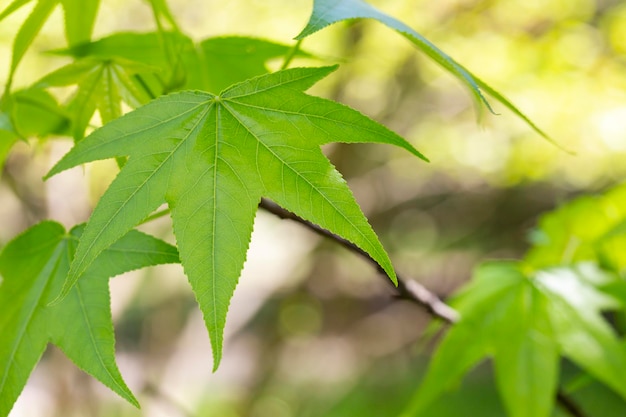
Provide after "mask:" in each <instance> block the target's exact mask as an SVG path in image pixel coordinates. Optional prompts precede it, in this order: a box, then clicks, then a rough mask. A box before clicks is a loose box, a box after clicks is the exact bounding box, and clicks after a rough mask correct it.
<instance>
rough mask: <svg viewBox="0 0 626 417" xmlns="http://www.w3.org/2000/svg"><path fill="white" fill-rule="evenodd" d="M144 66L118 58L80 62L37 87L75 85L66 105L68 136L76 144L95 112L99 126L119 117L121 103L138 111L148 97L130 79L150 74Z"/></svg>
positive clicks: (62, 70)
mask: <svg viewBox="0 0 626 417" xmlns="http://www.w3.org/2000/svg"><path fill="white" fill-rule="evenodd" d="M151 70H152V68H151V67H148V66H146V65H144V64H140V63H136V62H132V61H128V60H125V59H119V58H117V59H116V58H92V57H89V58H84V59H80V60H78V61H76V62H73V63H71V64H69V65H66V66H64V67H61V68H59V69H58V70H56V71H54V72H52V73H50V74H48V75H46V76H45V77H44V78H42V79H41V80H40V81H39V82H38V83H37V86H38V87H59V86H67V85H72V84H77V86H78V89H77V91H76V94H75V95H74V96H73V98H72V99H71V100H70V102H69V104H68V111H69V113H70V114H72V115H73V118H74V123H73V127H72V135H73V136H74V139H76V140H80V139H82V138H83V136H84V134H85V129H86V128H87V125H88V124H89V121H90V120H91V118H92V117H93V114H94V113H95V111H96V110H98V113H99V114H100V118H101V119H102V121H103V123H107V122H109V121H111V120H113V119H115V118H117V117H119V116H121V115H122V102H125V103H126V104H128V105H130V106H131V107H133V108H134V107H139V106H140V105H141V104H144V103H146V102H148V101H149V100H150V98H151V97H150V95H149V94H148V93H147V92H146V90H145V89H143V87H142V86H141V84H139V83H138V82H137V80H136V79H134V78H133V77H132V76H133V75H134V74H137V73H140V72H145V71H151Z"/></svg>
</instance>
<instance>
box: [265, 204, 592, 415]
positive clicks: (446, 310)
mask: <svg viewBox="0 0 626 417" xmlns="http://www.w3.org/2000/svg"><path fill="white" fill-rule="evenodd" d="M259 207H260V208H262V209H264V210H266V211H268V212H270V213H272V214H274V215H276V216H277V217H279V218H281V219H289V220H293V221H296V222H298V223H300V224H302V225H303V226H306V227H307V228H309V229H310V230H312V231H314V232H315V233H317V234H318V235H321V236H324V237H327V238H330V239H332V240H334V241H335V242H337V243H338V244H340V245H341V246H343V247H344V248H347V249H348V250H350V251H352V252H354V253H357V254H359V255H361V257H362V258H364V259H366V260H368V261H369V262H370V263H371V264H372V265H374V266H375V267H376V270H378V272H379V273H380V274H381V276H384V277H385V280H386V281H387V282H389V284H390V285H392V286H393V283H392V282H391V280H389V279H388V277H387V274H386V273H385V271H384V270H383V268H382V267H381V266H380V265H379V264H378V262H376V261H375V260H374V259H373V258H372V257H371V256H370V255H369V254H368V253H367V252H365V251H364V250H363V249H361V248H359V247H358V246H356V245H355V244H354V243H352V242H350V241H347V240H346V239H344V238H342V237H340V236H337V235H336V234H334V233H332V232H329V231H328V230H326V229H324V228H322V227H320V226H318V225H316V224H313V223H311V222H309V221H307V220H304V219H303V218H301V217H299V216H297V215H295V214H294V213H292V212H290V211H288V210H285V209H284V208H282V207H280V206H279V205H278V204H276V203H274V202H272V201H270V200H267V199H265V198H263V199H261V203H260V204H259ZM396 277H397V278H398V286H397V287H394V289H395V290H396V292H397V295H398V297H399V298H401V299H405V300H408V301H411V302H413V303H415V304H418V305H420V306H422V307H423V308H425V309H426V311H428V313H430V314H431V315H432V316H433V317H436V318H438V319H440V320H443V321H445V322H446V323H448V324H454V323H456V322H457V321H458V320H459V318H460V316H459V313H458V312H457V311H456V310H455V309H453V308H452V307H450V306H449V305H447V304H446V303H444V302H443V301H442V300H441V299H440V298H439V297H438V296H437V295H436V294H434V293H433V292H432V291H430V290H428V289H427V288H426V287H424V286H423V285H421V284H420V283H418V282H417V281H414V280H411V279H409V280H407V279H406V278H404V277H402V276H401V275H400V274H398V273H397V272H396ZM556 400H557V402H558V403H559V405H560V406H561V408H563V409H564V410H566V411H567V412H569V414H571V415H572V417H588V416H586V415H585V413H584V412H583V411H582V410H581V409H580V407H579V406H578V405H577V404H576V403H575V402H574V401H573V400H572V398H571V397H569V396H568V395H567V394H566V393H565V392H564V391H562V390H561V389H559V390H558V392H557V395H556Z"/></svg>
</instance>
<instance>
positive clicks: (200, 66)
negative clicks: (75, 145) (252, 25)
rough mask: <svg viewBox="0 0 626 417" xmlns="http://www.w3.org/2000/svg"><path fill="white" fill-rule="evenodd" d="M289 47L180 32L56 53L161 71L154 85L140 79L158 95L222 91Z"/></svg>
mask: <svg viewBox="0 0 626 417" xmlns="http://www.w3.org/2000/svg"><path fill="white" fill-rule="evenodd" d="M291 49H292V47H291V46H288V45H283V44H280V43H276V42H272V41H268V40H265V39H259V38H252V37H245V36H219V37H213V38H207V39H204V40H202V41H200V42H199V43H198V44H197V45H194V43H193V41H192V40H191V39H189V38H188V37H187V36H185V35H183V34H181V33H177V32H150V33H116V34H113V35H111V36H107V37H105V38H102V39H98V40H97V41H94V42H90V43H84V44H80V45H76V46H74V47H72V48H68V49H64V50H57V51H55V53H57V54H63V55H72V56H74V57H76V58H86V57H91V58H99V59H103V60H105V59H106V60H110V59H120V58H121V59H125V60H128V61H135V62H140V63H143V64H145V65H147V66H149V67H151V68H158V69H160V71H159V72H158V73H157V74H158V77H159V80H157V82H156V83H155V82H152V81H151V78H150V77H149V76H147V74H142V77H144V79H145V81H146V82H148V83H149V85H150V86H151V87H153V88H152V90H153V92H154V94H155V95H160V94H161V93H162V92H167V91H171V90H175V89H179V88H180V87H181V86H182V87H184V88H185V89H198V90H205V91H221V90H223V89H224V88H226V87H228V86H230V85H232V84H235V83H237V82H240V81H244V80H247V79H249V78H252V77H255V76H257V75H261V74H266V73H267V72H268V68H267V62H268V61H269V60H270V59H273V58H280V57H282V56H285V55H287V54H288V53H289V52H290V51H291ZM296 53H297V55H298V56H303V57H310V56H311V55H310V54H308V53H306V52H304V51H301V50H298V51H297V52H296ZM176 68H178V70H177V69H176ZM181 68H184V70H183V69H181ZM181 71H182V73H181ZM159 84H160V85H159Z"/></svg>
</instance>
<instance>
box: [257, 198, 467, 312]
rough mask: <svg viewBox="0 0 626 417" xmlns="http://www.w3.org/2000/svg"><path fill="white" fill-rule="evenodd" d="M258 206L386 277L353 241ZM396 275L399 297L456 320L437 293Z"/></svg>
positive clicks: (271, 204) (284, 212)
mask: <svg viewBox="0 0 626 417" xmlns="http://www.w3.org/2000/svg"><path fill="white" fill-rule="evenodd" d="M259 207H261V208H262V209H264V210H266V211H268V212H270V213H272V214H274V215H276V216H278V217H280V218H281V219H289V220H294V221H296V222H298V223H300V224H302V225H304V226H306V227H307V228H309V229H311V230H312V231H314V232H315V233H317V234H319V235H321V236H324V237H328V238H330V239H332V240H334V241H335V242H337V243H339V244H340V245H341V246H343V247H344V248H347V249H348V250H350V251H352V252H355V253H357V254H359V255H361V257H362V258H364V259H366V260H368V261H369V262H370V263H371V264H372V265H374V266H375V267H376V269H377V270H378V272H379V273H381V274H382V275H383V276H385V278H387V274H385V271H384V270H383V268H382V267H381V266H380V265H379V264H378V262H376V261H375V260H374V259H373V258H372V257H371V256H370V255H369V254H368V253H367V252H365V251H364V250H363V249H361V248H359V247H358V246H356V245H355V244H354V243H352V242H350V241H348V240H346V239H344V238H342V237H340V236H337V235H336V234H334V233H332V232H329V231H328V230H326V229H323V228H321V227H319V226H318V225H316V224H313V223H311V222H309V221H307V220H304V219H303V218H301V217H299V216H297V215H295V214H293V213H292V212H290V211H287V210H285V209H284V208H282V207H280V206H279V205H278V204H276V203H274V202H272V201H270V200H267V199H265V198H263V199H261V203H260V204H259ZM396 276H397V278H398V286H397V287H394V289H395V290H396V292H397V293H398V297H399V298H402V299H404V300H408V301H411V302H414V303H416V304H419V305H420V306H422V307H424V308H425V309H426V311H428V312H429V313H430V314H431V315H433V316H434V317H437V318H439V319H441V320H443V321H445V322H446V323H451V324H452V323H455V322H457V321H458V319H459V313H457V312H456V311H455V310H454V309H453V308H452V307H450V306H449V305H447V304H445V303H444V302H443V301H441V299H440V298H439V297H437V295H435V294H434V293H433V292H431V291H429V290H428V289H427V288H426V287H424V286H423V285H421V284H420V283H418V282H417V281H413V280H406V279H405V278H403V277H402V276H400V275H399V274H396ZM386 281H387V282H389V284H390V285H392V286H393V283H392V282H391V280H389V279H387V280H386Z"/></svg>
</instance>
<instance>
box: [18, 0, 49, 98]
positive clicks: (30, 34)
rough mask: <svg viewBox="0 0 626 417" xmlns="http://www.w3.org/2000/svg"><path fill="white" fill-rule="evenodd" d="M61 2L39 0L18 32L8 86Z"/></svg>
mask: <svg viewBox="0 0 626 417" xmlns="http://www.w3.org/2000/svg"><path fill="white" fill-rule="evenodd" d="M59 1H60V0H38V1H37V4H36V5H35V8H34V9H33V10H32V12H31V13H30V15H29V16H28V17H27V18H26V20H25V21H24V23H23V24H22V26H21V27H20V29H19V30H18V32H17V35H16V36H15V41H14V42H13V57H12V58H11V68H10V72H9V79H8V81H7V86H10V85H11V82H12V79H13V75H14V74H15V70H16V69H17V65H18V64H19V63H20V61H21V60H22V58H23V57H24V54H25V53H26V50H27V49H28V47H29V46H30V44H31V43H32V42H33V40H34V39H35V37H36V36H37V34H38V33H39V31H40V30H41V27H42V26H43V24H44V23H45V21H46V19H47V18H48V16H49V15H50V13H52V10H53V9H54V8H55V6H56V5H57V4H58V3H59ZM9 7H10V6H9Z"/></svg>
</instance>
